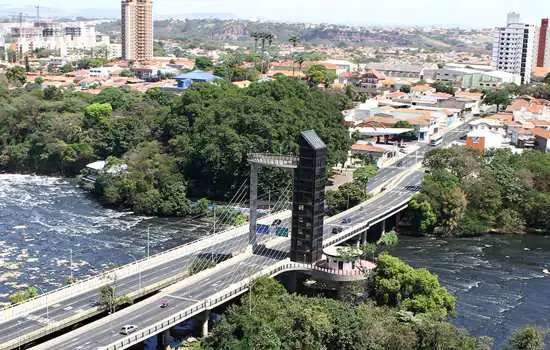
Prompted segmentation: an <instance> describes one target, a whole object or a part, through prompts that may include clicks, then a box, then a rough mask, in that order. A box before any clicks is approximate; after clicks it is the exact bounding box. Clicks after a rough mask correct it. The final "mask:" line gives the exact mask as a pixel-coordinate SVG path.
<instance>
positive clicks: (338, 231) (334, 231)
mask: <svg viewBox="0 0 550 350" xmlns="http://www.w3.org/2000/svg"><path fill="white" fill-rule="evenodd" d="M342 231H343V229H342V228H341V227H339V226H336V227H333V228H332V234H333V235H336V234H338V233H340V232H342Z"/></svg>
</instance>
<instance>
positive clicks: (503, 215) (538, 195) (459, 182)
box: [409, 147, 550, 235]
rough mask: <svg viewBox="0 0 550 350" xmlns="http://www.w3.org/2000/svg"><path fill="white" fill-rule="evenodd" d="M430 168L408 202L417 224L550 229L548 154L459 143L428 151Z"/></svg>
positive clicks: (465, 231) (461, 229)
mask: <svg viewBox="0 0 550 350" xmlns="http://www.w3.org/2000/svg"><path fill="white" fill-rule="evenodd" d="M424 165H425V166H426V167H427V168H428V169H429V172H430V173H429V174H428V175H427V176H426V177H425V178H424V184H423V188H422V192H421V193H420V194H418V195H416V196H415V197H414V198H413V200H412V201H411V203H410V206H409V218H410V219H411V222H412V223H413V226H414V228H415V230H417V231H418V232H423V233H432V232H433V233H437V234H443V235H476V234H483V233H487V232H489V231H498V232H503V233H522V232H524V231H525V230H526V229H531V230H533V229H535V230H543V231H547V230H549V229H550V219H548V218H549V217H550V155H548V154H545V153H542V152H538V151H526V152H523V153H522V154H520V155H514V154H512V153H511V152H509V151H505V150H497V151H494V152H489V153H486V154H485V155H484V156H482V155H480V154H479V153H477V152H475V151H472V150H468V149H461V148H456V147H454V148H447V149H438V150H433V151H431V152H429V153H428V154H427V155H426V157H425V159H424Z"/></svg>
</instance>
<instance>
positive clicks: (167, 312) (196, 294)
mask: <svg viewBox="0 0 550 350" xmlns="http://www.w3.org/2000/svg"><path fill="white" fill-rule="evenodd" d="M423 176H424V173H423V172H421V171H416V172H413V173H412V174H411V175H409V176H407V177H406V178H405V179H404V180H403V182H402V183H401V184H399V186H397V187H396V188H394V189H392V190H388V192H387V193H386V194H385V195H383V196H381V197H379V198H377V199H375V200H373V201H372V202H370V203H368V204H365V205H363V206H362V209H360V207H357V209H356V210H355V211H353V212H352V213H350V214H348V215H346V217H347V218H350V219H351V220H352V222H351V223H350V224H349V225H342V224H341V223H340V222H338V226H342V227H346V226H351V225H355V224H357V223H358V222H360V221H364V220H365V218H366V217H372V216H376V215H379V214H381V213H383V212H384V211H386V210H387V208H388V207H391V206H395V205H397V204H399V203H401V202H403V201H404V200H405V199H406V198H408V197H410V196H411V195H412V194H413V193H414V192H416V190H417V188H418V186H419V185H420V184H421V183H422V178H423ZM331 227H333V226H331V225H326V227H325V230H324V237H325V238H328V237H330V236H332V233H331V231H332V229H331ZM271 249H277V250H281V251H284V252H288V251H289V250H290V240H286V241H285V242H283V243H280V244H278V245H276V246H275V247H273V248H271ZM284 258H285V256H283V255H282V254H281V255H280V256H278V257H274V256H271V257H269V256H261V255H253V256H250V257H248V258H246V259H245V260H243V261H241V262H239V263H238V264H237V266H235V265H233V266H229V267H227V268H224V269H221V270H219V271H216V272H215V273H213V274H211V275H209V276H207V277H205V278H203V279H202V280H200V281H197V282H195V283H194V284H193V285H192V286H188V287H185V288H182V289H180V290H177V291H175V292H172V293H170V295H165V296H164V297H163V299H166V300H168V302H169V305H170V306H169V308H166V309H161V308H160V304H159V302H158V301H149V300H144V301H142V302H140V305H142V306H141V307H140V308H139V309H138V310H134V311H132V312H131V313H129V314H126V315H121V316H120V317H118V318H115V319H113V320H112V321H111V322H109V323H108V324H100V323H101V322H100V321H101V320H100V321H97V322H96V324H98V326H97V327H93V325H94V323H92V324H90V325H88V326H85V327H93V330H88V331H83V330H78V329H77V330H75V331H73V332H72V334H74V335H73V336H71V337H70V338H68V339H64V340H62V341H59V340H57V339H54V340H52V341H50V342H48V343H45V344H42V347H43V348H58V349H82V350H86V349H95V348H97V347H100V346H106V345H108V344H110V343H112V342H115V341H117V340H118V339H121V338H123V337H124V336H123V335H120V334H119V331H120V329H121V328H122V326H124V325H126V324H135V325H137V326H138V329H143V328H145V327H146V326H148V325H151V324H154V323H156V322H159V321H161V320H163V319H165V318H167V317H169V316H171V315H172V314H174V310H183V309H185V308H187V307H190V306H191V305H193V304H195V303H197V302H198V301H201V300H204V299H207V298H208V297H210V296H212V295H213V294H215V293H217V292H219V291H221V290H223V289H225V288H227V287H229V286H230V285H231V284H233V283H236V282H238V281H240V280H243V279H245V278H246V277H248V276H250V275H251V274H253V273H256V272H259V271H261V270H263V269H265V268H266V267H268V266H270V265H273V264H275V263H276V262H278V261H280V260H281V259H284ZM115 315H116V314H115Z"/></svg>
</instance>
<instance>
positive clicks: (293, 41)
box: [288, 35, 300, 76]
mask: <svg viewBox="0 0 550 350" xmlns="http://www.w3.org/2000/svg"><path fill="white" fill-rule="evenodd" d="M299 41H300V39H298V37H297V36H296V35H293V36H291V37H290V38H289V39H288V42H289V43H291V44H292V54H291V56H294V49H295V48H296V46H297V45H298V42H299ZM292 76H294V61H292Z"/></svg>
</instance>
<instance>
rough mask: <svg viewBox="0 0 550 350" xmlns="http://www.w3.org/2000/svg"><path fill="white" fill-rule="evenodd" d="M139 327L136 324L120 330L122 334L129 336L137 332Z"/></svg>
mask: <svg viewBox="0 0 550 350" xmlns="http://www.w3.org/2000/svg"><path fill="white" fill-rule="evenodd" d="M137 328H138V327H137V326H136V325H135V324H127V325H126V326H122V328H121V329H120V334H124V335H128V334H130V333H132V332H135V331H137Z"/></svg>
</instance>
